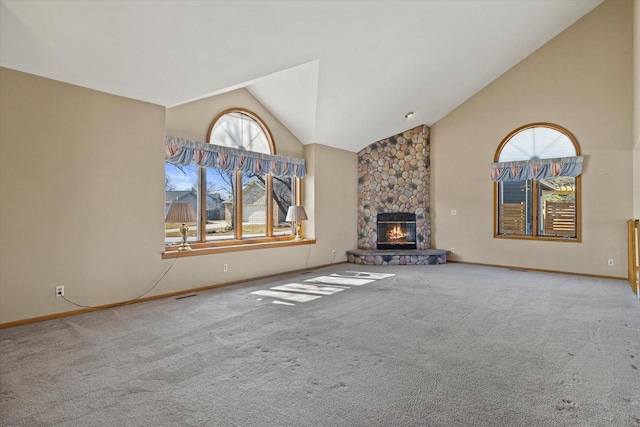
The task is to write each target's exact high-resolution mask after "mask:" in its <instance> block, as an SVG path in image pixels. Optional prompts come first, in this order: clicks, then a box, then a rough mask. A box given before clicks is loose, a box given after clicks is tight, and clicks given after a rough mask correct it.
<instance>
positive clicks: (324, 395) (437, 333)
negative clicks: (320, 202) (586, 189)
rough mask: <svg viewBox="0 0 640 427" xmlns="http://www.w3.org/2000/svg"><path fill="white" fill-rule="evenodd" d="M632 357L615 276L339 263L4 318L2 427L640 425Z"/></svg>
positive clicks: (632, 312)
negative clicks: (53, 314)
mask: <svg viewBox="0 0 640 427" xmlns="http://www.w3.org/2000/svg"><path fill="white" fill-rule="evenodd" d="M353 271H358V272H363V273H354V272H353ZM371 273H382V274H371ZM272 288H276V289H272ZM639 359H640V310H639V305H638V301H637V299H636V297H635V295H633V293H632V292H631V289H630V287H629V286H628V284H627V283H626V282H624V281H619V280H604V279H595V278H585V277H577V276H570V275H556V274H547V273H535V272H522V271H514V270H508V269H499V268H489V267H479V266H471V265H463V264H445V265H437V266H387V267H381V266H354V265H351V264H340V265H336V266H333V267H330V268H325V269H322V270H316V271H312V272H308V273H305V274H296V275H289V276H282V277H279V278H277V279H271V280H269V281H256V282H251V283H247V284H244V285H236V286H231V287H227V288H222V289H218V290H211V291H206V292H200V293H199V294H198V295H196V296H193V297H189V298H183V299H174V298H172V299H166V300H159V301H153V302H148V303H142V304H137V305H133V306H127V307H121V308H116V309H111V310H107V311H103V312H96V313H91V314H87V315H82V316H76V317H70V318H66V319H59V320H54V321H49V322H43V323H38V324H32V325H25V326H22V327H16V328H11V329H5V330H0V392H1V394H0V397H1V403H0V424H2V425H3V426H83V427H84V426H616V427H617V426H638V425H640V370H639V369H638V368H639V367H640V360H639Z"/></svg>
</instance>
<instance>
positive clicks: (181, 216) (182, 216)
mask: <svg viewBox="0 0 640 427" xmlns="http://www.w3.org/2000/svg"><path fill="white" fill-rule="evenodd" d="M195 221H196V213H195V212H194V211H193V206H192V205H191V203H182V202H174V203H171V206H170V207H169V213H167V217H166V218H165V219H164V222H179V223H183V224H184V223H187V222H195Z"/></svg>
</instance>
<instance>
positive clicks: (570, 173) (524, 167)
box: [491, 156, 582, 182]
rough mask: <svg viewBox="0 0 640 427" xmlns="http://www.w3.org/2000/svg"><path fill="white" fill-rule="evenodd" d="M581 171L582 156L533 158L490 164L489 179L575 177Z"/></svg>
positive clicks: (520, 179)
mask: <svg viewBox="0 0 640 427" xmlns="http://www.w3.org/2000/svg"><path fill="white" fill-rule="evenodd" d="M581 173H582V156H575V157H559V158H555V159H534V160H522V161H516V162H498V163H492V164H491V179H493V180H494V181H496V182H502V181H526V180H528V179H537V180H540V179H548V178H556V177H576V176H579V175H580V174H581Z"/></svg>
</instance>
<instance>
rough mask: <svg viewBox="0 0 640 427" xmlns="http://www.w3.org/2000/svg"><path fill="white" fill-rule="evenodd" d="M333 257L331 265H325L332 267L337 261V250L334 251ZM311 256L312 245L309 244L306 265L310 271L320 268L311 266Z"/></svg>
mask: <svg viewBox="0 0 640 427" xmlns="http://www.w3.org/2000/svg"><path fill="white" fill-rule="evenodd" d="M332 255H333V259H332V260H331V262H330V263H329V265H326V266H325V267H331V266H332V265H333V264H334V263H335V262H336V254H335V251H334V252H333V254H332ZM310 256H311V245H309V252H307V260H306V261H305V262H304V265H305V267H307V270H308V271H311V270H313V269H314V268H318V267H309V257H310Z"/></svg>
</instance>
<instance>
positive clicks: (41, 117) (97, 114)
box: [0, 68, 357, 323]
mask: <svg viewBox="0 0 640 427" xmlns="http://www.w3.org/2000/svg"><path fill="white" fill-rule="evenodd" d="M0 92H1V93H2V96H1V97H0V194H1V195H2V203H0V323H6V322H11V321H16V320H22V319H29V318H33V317H38V316H44V315H49V314H55V313H60V312H67V311H73V310H75V309H77V307H75V306H73V305H71V304H69V303H67V302H65V301H64V300H62V299H61V298H56V297H55V296H54V289H55V286H56V285H64V286H65V293H66V297H67V298H69V299H71V300H73V301H76V302H78V303H80V304H82V305H101V304H109V303H116V302H120V301H126V300H130V299H132V298H135V297H137V296H138V295H140V294H142V293H143V292H145V291H147V290H148V289H150V288H151V287H152V286H153V285H154V283H156V282H157V281H158V280H159V279H160V278H161V277H162V275H163V274H164V272H165V271H167V269H168V268H169V267H170V266H171V263H172V262H173V260H162V258H161V254H162V252H163V250H164V236H163V227H164V224H163V220H164V218H163V208H164V189H163V187H162V182H163V175H164V137H165V133H168V134H172V135H174V136H178V137H186V138H190V139H196V140H203V139H204V137H205V136H206V131H207V129H208V126H209V123H210V122H211V120H212V119H213V117H214V116H215V115H216V114H217V113H218V112H219V111H222V110H223V109H225V108H228V107H231V106H235V107H244V108H249V109H251V110H253V111H255V112H256V113H258V114H259V115H260V116H261V117H262V118H263V119H264V120H265V121H266V122H267V124H268V125H269V127H270V128H271V130H272V132H273V135H274V139H275V140H276V144H277V147H278V153H279V154H283V155H291V156H302V155H303V154H304V148H303V146H302V145H301V144H300V143H299V142H298V141H297V140H296V139H295V138H294V137H293V136H292V135H291V134H290V133H289V132H288V131H287V130H286V129H285V128H284V127H283V126H282V125H281V124H280V123H279V122H277V120H275V119H274V118H273V116H271V115H270V114H269V113H268V111H266V110H264V108H263V107H262V106H261V105H260V104H259V103H258V102H257V101H256V100H255V99H254V98H253V97H252V96H251V95H250V94H249V93H248V92H247V91H243V90H241V91H235V92H233V93H228V94H225V95H221V96H219V97H215V98H210V99H206V100H202V101H198V102H196V103H191V104H187V105H184V106H181V107H176V108H172V109H170V110H169V111H166V110H165V108H164V107H161V106H157V105H152V104H147V103H143V102H139V101H134V100H131V99H126V98H122V97H117V96H113V95H109V94H105V93H101V92H96V91H92V90H89V89H85V88H81V87H78V86H73V85H68V84H65V83H61V82H56V81H53V80H49V79H44V78H40V77H36V76H33V75H29V74H24V73H20V72H16V71H13V70H8V69H4V68H0ZM165 119H166V123H165ZM312 151H313V153H314V155H313V156H312V157H311V159H310V162H309V166H310V169H311V173H310V175H309V178H308V180H305V183H307V182H308V183H309V184H306V185H310V184H312V186H313V188H312V189H311V190H312V191H310V192H309V193H310V194H312V195H313V194H315V199H314V200H311V201H310V206H311V207H312V208H313V209H311V210H310V212H309V214H310V216H311V218H312V219H315V221H310V222H311V223H312V224H313V225H314V227H307V231H308V234H309V235H312V236H313V235H315V236H316V237H317V238H318V244H317V245H305V246H298V247H286V248H279V249H266V250H254V251H247V252H235V253H227V254H219V255H205V256H197V257H188V258H180V259H178V260H177V261H176V262H175V264H174V265H173V267H172V268H171V270H170V271H169V273H168V274H167V275H166V277H164V278H163V279H162V280H161V281H160V282H159V283H158V285H157V286H156V287H155V288H154V289H153V291H151V292H150V293H149V294H147V295H148V296H153V295H161V294H166V293H170V292H176V291H181V290H188V289H193V288H198V287H204V286H210V285H215V284H218V283H226V282H231V281H236V280H242V279H246V278H253V277H258V276H263V275H269V274H274V273H279V272H284V271H291V270H297V269H302V268H305V265H308V266H310V267H313V266H317V265H324V264H329V263H330V262H332V260H333V257H332V256H331V249H332V248H335V249H336V251H337V257H336V261H344V260H346V256H345V251H346V250H347V249H351V248H354V247H355V245H356V238H355V219H354V218H355V212H356V200H355V199H356V197H355V187H356V178H355V177H356V175H357V171H356V162H355V160H354V159H355V156H356V155H355V154H354V153H347V152H343V151H341V150H336V149H332V148H328V147H321V146H318V147H317V148H316V149H314V150H312ZM323 181H326V184H325V183H323ZM346 183H350V185H348V184H346ZM306 198H307V199H308V198H309V196H306ZM223 264H228V265H229V271H228V272H227V273H223V271H222V265H223Z"/></svg>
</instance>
